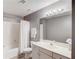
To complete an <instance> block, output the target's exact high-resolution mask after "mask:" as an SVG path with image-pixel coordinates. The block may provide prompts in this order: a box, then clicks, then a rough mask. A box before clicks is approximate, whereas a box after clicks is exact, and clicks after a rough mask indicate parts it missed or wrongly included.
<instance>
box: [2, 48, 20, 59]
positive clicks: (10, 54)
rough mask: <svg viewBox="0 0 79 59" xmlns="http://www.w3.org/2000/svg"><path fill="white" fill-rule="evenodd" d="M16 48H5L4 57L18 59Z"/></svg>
mask: <svg viewBox="0 0 79 59" xmlns="http://www.w3.org/2000/svg"><path fill="white" fill-rule="evenodd" d="M18 51H19V49H18V48H14V49H10V50H8V51H7V50H6V51H5V52H4V57H3V58H4V59H18Z"/></svg>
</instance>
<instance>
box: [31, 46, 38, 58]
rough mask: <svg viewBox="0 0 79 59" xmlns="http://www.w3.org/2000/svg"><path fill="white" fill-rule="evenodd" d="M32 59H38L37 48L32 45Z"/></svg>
mask: <svg viewBox="0 0 79 59" xmlns="http://www.w3.org/2000/svg"><path fill="white" fill-rule="evenodd" d="M32 59H39V47H38V46H36V45H32Z"/></svg>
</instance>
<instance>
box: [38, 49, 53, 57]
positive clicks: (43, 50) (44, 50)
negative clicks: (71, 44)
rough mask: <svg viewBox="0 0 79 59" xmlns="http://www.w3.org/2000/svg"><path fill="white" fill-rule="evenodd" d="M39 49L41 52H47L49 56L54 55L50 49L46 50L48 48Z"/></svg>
mask: <svg viewBox="0 0 79 59" xmlns="http://www.w3.org/2000/svg"><path fill="white" fill-rule="evenodd" d="M39 51H41V52H43V53H45V54H47V55H49V56H52V52H51V51H49V50H46V49H43V48H39Z"/></svg>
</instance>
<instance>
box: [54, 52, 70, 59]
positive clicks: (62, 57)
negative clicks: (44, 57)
mask: <svg viewBox="0 0 79 59" xmlns="http://www.w3.org/2000/svg"><path fill="white" fill-rule="evenodd" d="M53 59H69V58H67V57H64V56H61V55H59V54H56V53H53Z"/></svg>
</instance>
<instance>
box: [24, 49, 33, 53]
mask: <svg viewBox="0 0 79 59" xmlns="http://www.w3.org/2000/svg"><path fill="white" fill-rule="evenodd" d="M24 51H25V52H31V51H32V48H26V49H24Z"/></svg>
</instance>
